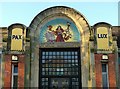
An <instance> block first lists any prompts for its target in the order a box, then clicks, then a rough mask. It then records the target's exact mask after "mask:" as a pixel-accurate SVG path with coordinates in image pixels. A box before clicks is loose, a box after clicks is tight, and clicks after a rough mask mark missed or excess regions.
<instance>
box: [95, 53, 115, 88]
mask: <svg viewBox="0 0 120 89" xmlns="http://www.w3.org/2000/svg"><path fill="white" fill-rule="evenodd" d="M108 58H109V59H108V79H109V87H116V74H115V62H116V61H115V59H116V58H115V54H109V55H108ZM101 59H102V54H95V78H96V87H99V88H100V87H102V63H101Z"/></svg>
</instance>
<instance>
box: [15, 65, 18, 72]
mask: <svg viewBox="0 0 120 89" xmlns="http://www.w3.org/2000/svg"><path fill="white" fill-rule="evenodd" d="M14 73H18V65H14Z"/></svg>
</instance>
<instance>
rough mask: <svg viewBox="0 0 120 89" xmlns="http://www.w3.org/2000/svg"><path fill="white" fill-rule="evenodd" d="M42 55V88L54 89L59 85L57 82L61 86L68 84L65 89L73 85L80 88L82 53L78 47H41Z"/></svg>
mask: <svg viewBox="0 0 120 89" xmlns="http://www.w3.org/2000/svg"><path fill="white" fill-rule="evenodd" d="M40 55H41V59H40V69H41V70H40V72H41V73H40V74H41V76H40V78H41V86H42V87H41V88H42V89H48V88H49V89H52V88H53V87H55V86H57V85H56V84H58V86H57V87H60V88H63V86H64V85H66V88H65V89H70V88H71V87H72V89H79V87H80V75H79V74H80V57H79V55H80V53H79V50H78V49H41V52H40ZM61 80H63V81H61ZM52 82H53V83H52ZM52 84H53V85H52ZM61 84H63V86H62V85H61ZM67 85H68V86H67ZM70 86H71V87H70ZM53 89H54V88H53Z"/></svg>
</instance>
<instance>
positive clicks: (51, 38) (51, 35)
mask: <svg viewBox="0 0 120 89" xmlns="http://www.w3.org/2000/svg"><path fill="white" fill-rule="evenodd" d="M47 27H48V30H47V32H46V34H45V37H46V40H47V42H55V33H54V31H53V30H52V25H49V26H47Z"/></svg>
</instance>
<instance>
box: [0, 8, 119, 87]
mask: <svg viewBox="0 0 120 89" xmlns="http://www.w3.org/2000/svg"><path fill="white" fill-rule="evenodd" d="M0 32H1V33H0V35H2V36H1V38H2V39H1V42H2V44H1V43H0V45H1V46H0V47H1V50H0V68H1V69H0V82H1V85H0V86H1V88H3V87H4V88H8V87H9V88H17V87H19V88H25V87H26V88H27V87H28V88H30V87H36V88H40V89H80V88H84V87H96V88H98V87H101V88H104V89H109V87H113V88H117V87H120V50H119V48H120V45H119V44H120V28H119V26H112V25H110V24H109V23H106V22H99V23H96V24H95V25H93V26H90V24H89V23H88V21H87V20H86V18H85V17H84V16H83V15H82V14H81V13H79V12H78V11H76V10H75V9H73V8H70V7H64V6H56V7H51V8H48V9H46V10H44V11H42V12H40V13H39V14H38V15H37V16H35V18H34V19H33V20H32V22H31V24H30V25H29V26H28V27H27V26H25V25H23V24H20V23H15V24H12V25H10V26H9V27H1V29H0Z"/></svg>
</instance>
